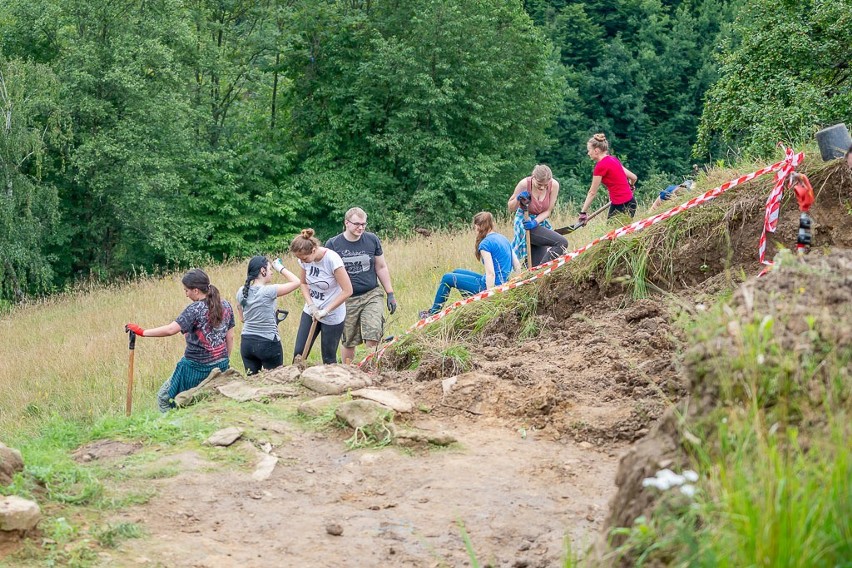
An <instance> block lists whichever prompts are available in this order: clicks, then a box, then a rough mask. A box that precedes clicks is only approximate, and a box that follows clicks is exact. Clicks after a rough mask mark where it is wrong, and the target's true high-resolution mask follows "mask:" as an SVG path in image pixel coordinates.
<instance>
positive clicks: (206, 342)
mask: <svg viewBox="0 0 852 568" xmlns="http://www.w3.org/2000/svg"><path fill="white" fill-rule="evenodd" d="M175 321H176V322H177V323H178V325H179V326H180V331H181V333H183V335H184V337H185V338H186V352H185V353H184V357H186V358H187V359H189V360H190V361H195V362H196V363H203V364H210V363H213V362H214V361H220V360H222V359H227V358H228V346H227V344H226V343H225V336H226V335H227V333H228V330H229V329H231V328H233V327H234V325H235V323H234V309H233V308H232V307H231V304H230V303H228V301H227V300H222V323H220V324H219V325H218V326H216V327H212V326H211V325H210V319H209V310H208V309H207V303H206V302H205V301H204V300H199V301H197V302H192V303H191V304H190V305H188V306H187V307H186V309H185V310H184V311H183V312H181V314H180V315H179V316H178V317H176V318H175Z"/></svg>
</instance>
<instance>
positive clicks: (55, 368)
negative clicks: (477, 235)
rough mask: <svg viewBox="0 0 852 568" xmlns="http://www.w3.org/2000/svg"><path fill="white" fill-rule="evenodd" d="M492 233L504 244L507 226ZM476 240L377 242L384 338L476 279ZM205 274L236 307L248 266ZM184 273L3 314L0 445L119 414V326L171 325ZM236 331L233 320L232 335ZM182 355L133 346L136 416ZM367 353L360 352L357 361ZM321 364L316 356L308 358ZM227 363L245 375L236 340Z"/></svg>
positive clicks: (455, 236)
mask: <svg viewBox="0 0 852 568" xmlns="http://www.w3.org/2000/svg"><path fill="white" fill-rule="evenodd" d="M574 219H575V217H574V216H573V213H572V214H571V215H568V212H564V213H561V214H558V215H556V216H555V221H556V224H557V226H562V225H565V224H569V223H571V222H573V220H574ZM599 229H600V226H599V225H592V227H591V228H590V229H584V230H583V231H577V232H576V233H574V234H573V235H571V240H572V244H576V245H579V244H580V243H582V242H585V240H587V239H591V238H592V237H593V236H594V235H595V234H596V233H593V231H597V230H599ZM498 230H500V231H501V232H502V233H503V234H505V235H507V236H511V227H509V225H508V224H506V223H504V224H502V225H501V226H500V227H498ZM325 236H330V235H325ZM473 242H474V233H473V231H472V230H462V231H455V232H450V231H438V232H435V233H433V234H432V235H431V236H430V237H428V238H424V237H421V236H416V237H411V238H406V239H398V240H391V241H386V242H384V243H383V244H384V250H385V256H386V258H387V261H388V264H389V266H390V269H391V278H392V280H393V285H394V290H395V292H396V297H397V299H398V302H399V309H398V310H397V312H396V313H395V314H394V315H392V316H388V318H389V319H388V322H387V324H386V331H385V333H386V335H394V334H398V333H400V332H402V331H404V330H405V329H407V328H408V327H409V326H410V325H411V324H412V323H414V322H415V321H416V320H417V313H418V311H419V310H422V309H426V308H428V307H429V306H430V305H431V303H432V300H433V297H434V293H435V289H436V287H437V284H438V281H439V280H440V278H441V275H442V274H443V273H445V272H449V271H451V270H453V269H454V268H459V267H462V268H468V269H471V270H478V271H482V267H481V264H480V263H478V262H477V261H476V259H475V258H474V256H473ZM283 258H284V260H285V265H287V266H288V267H289V268H290V269H293V270H296V269H297V265H296V262H295V260H294V259H293V258H292V257H290V256H283ZM204 268H205V270H206V271H207V272H208V274H209V275H210V278H211V281H212V282H213V283H214V284H215V285H216V286H217V287H218V288H219V290H220V291H221V292H222V294H223V295H224V297H225V298H227V299H229V300H230V301H231V302H232V303H233V302H235V299H234V296H235V294H236V291H237V288H239V287H240V286H241V285H242V284H243V282H244V280H245V270H246V263H243V262H239V263H238V262H229V263H225V264H221V265H215V266H207V267H204ZM181 275H182V274H181V273H173V274H169V275H167V276H164V277H156V278H155V277H144V278H140V279H139V280H136V281H133V282H130V283H125V284H117V285H109V286H95V287H90V289H88V290H84V291H79V292H76V293H69V294H61V295H57V296H54V297H52V298H48V299H46V300H43V301H38V302H35V303H33V304H30V305H26V306H22V307H19V308H17V309H15V310H13V311H12V312H10V313H6V314H4V315H3V316H2V319H0V439H5V440H10V439H13V438H14V437H17V436H20V435H24V436H25V435H27V433H28V432H31V431H32V430H33V428H34V427H37V426H38V425H39V424H41V423H43V422H44V421H45V420H47V419H49V418H50V417H53V416H61V417H63V418H68V419H80V420H85V421H92V420H94V419H95V418H97V417H99V416H103V415H106V414H110V413H117V412H122V411H123V408H124V397H125V392H126V385H127V376H128V360H129V351H128V341H127V335H126V334H125V333H124V324H125V323H127V322H131V321H132V322H135V323H138V324H139V325H141V326H142V327H144V328H150V327H155V326H159V325H163V324H166V323H168V322H171V321H173V320H174V318H175V317H176V316H177V315H178V314H179V313H180V312H181V311H182V310H183V308H184V307H186V305H187V299H186V298H185V297H184V294H183V287H182V285H181V282H180V278H181ZM454 294H455V293H454ZM452 299H453V298H452V297H451V300H452ZM302 305H303V300H302V297H301V293H300V292H299V291H298V290H297V291H296V292H294V293H293V294H290V295H288V296H286V297H284V298H282V299H280V300H279V307H281V308H283V309H286V310H289V311H290V317H289V318H288V319H287V320H285V321H284V322H283V323H282V324H281V326H280V331H281V335H282V342H283V346H284V353H285V356H284V358H285V362H286V361H289V360H290V358H291V357H292V350H293V344H294V341H295V333H296V328H297V322H298V315H299V312H300V311H301V307H302ZM241 329H242V325H241V324H240V322H239V321H237V328H236V334H237V336H239V333H240V331H241ZM184 347H185V342H184V341H183V339H182V338H181V337H180V336H174V337H170V338H145V337H140V338H138V339H137V342H136V353H135V373H134V375H135V378H134V385H135V386H134V396H133V407H134V408H135V409H138V408H146V407H150V406H151V405H152V404H153V397H154V394H155V393H156V390H157V389H158V388H159V386H160V385H161V384H162V383H163V381H165V380H166V379H167V378H169V377H170V376H171V373H172V371H173V369H174V365H175V363H176V362H177V360H178V359H179V358H180V357H181V355H182V354H183V350H184ZM365 354H366V353H365V352H364V351H363V349H362V350H360V351H359V352H358V353H357V356H359V357H361V356H363V355H365ZM318 358H319V355H318V349H315V353H313V354H312V355H311V360H312V361H318ZM231 365H232V366H233V367H235V368H237V369H239V370H241V371H242V370H243V367H242V361H241V358H240V356H239V339H238V340H237V342H236V346H235V349H234V353H232V356H231Z"/></svg>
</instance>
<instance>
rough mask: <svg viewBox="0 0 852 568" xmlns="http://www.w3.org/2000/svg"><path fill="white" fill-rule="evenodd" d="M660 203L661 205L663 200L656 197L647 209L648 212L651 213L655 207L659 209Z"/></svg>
mask: <svg viewBox="0 0 852 568" xmlns="http://www.w3.org/2000/svg"><path fill="white" fill-rule="evenodd" d="M662 203H663V200H662V199H660V198H659V197H658V198H657V199H656V200H655V201H654V203H652V204H651V206H650V207H649V208H648V211H653V210H654V209H656V208H657V207H659V206H660V205H661V204H662Z"/></svg>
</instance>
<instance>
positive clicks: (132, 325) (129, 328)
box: [124, 323, 145, 337]
mask: <svg viewBox="0 0 852 568" xmlns="http://www.w3.org/2000/svg"><path fill="white" fill-rule="evenodd" d="M124 331H132V332H133V333H135V334H136V335H138V336H139V337H145V330H144V329H142V328H141V327H139V326H138V325H136V324H135V323H129V324H127V325H125V326H124Z"/></svg>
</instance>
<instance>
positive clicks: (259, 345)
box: [240, 335, 284, 375]
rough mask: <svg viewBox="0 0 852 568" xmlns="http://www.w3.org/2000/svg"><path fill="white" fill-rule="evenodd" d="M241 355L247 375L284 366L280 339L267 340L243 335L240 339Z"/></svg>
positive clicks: (257, 336)
mask: <svg viewBox="0 0 852 568" xmlns="http://www.w3.org/2000/svg"><path fill="white" fill-rule="evenodd" d="M240 340H241V342H240V355H242V356H243V366H245V368H246V375H253V374H255V373H257V372H258V371H260V369H261V367H262V368H264V369H274V368H275V367H280V366H281V365H283V364H284V350H283V349H282V348H281V340H280V339H266V338H265V337H261V336H259V335H243V336H241V338H240Z"/></svg>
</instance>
